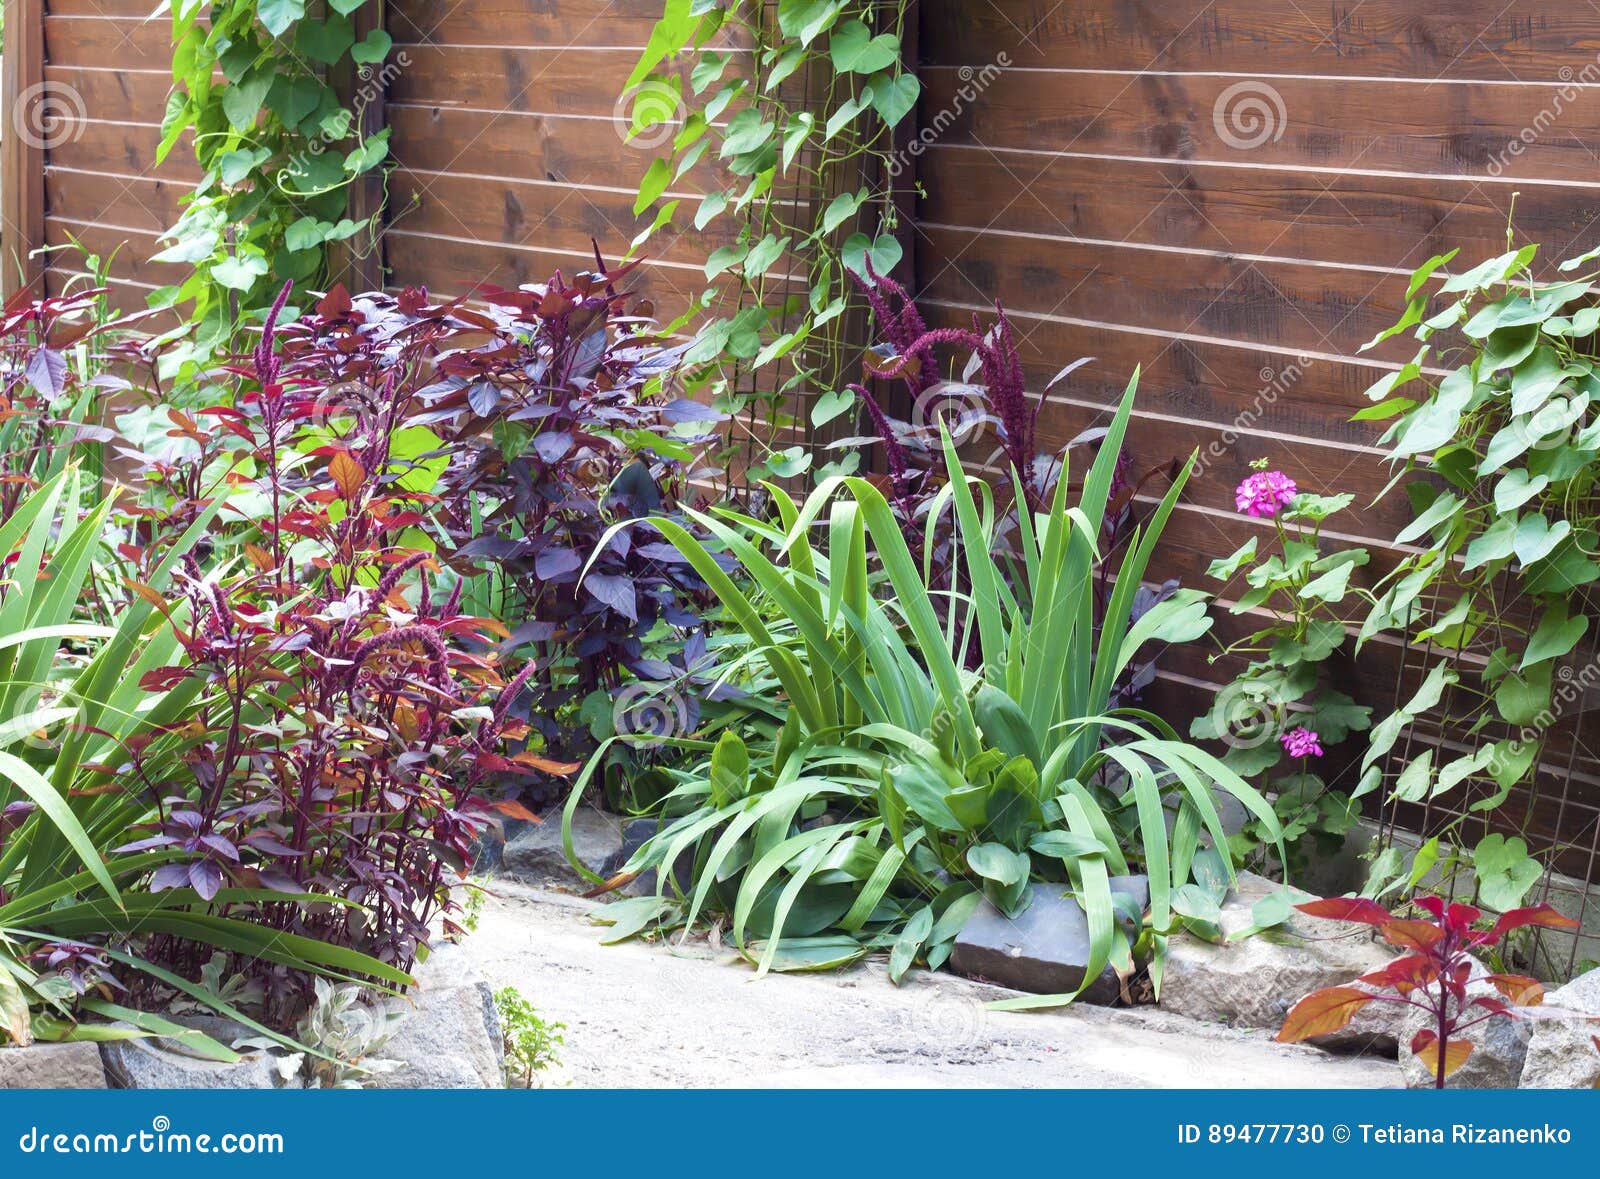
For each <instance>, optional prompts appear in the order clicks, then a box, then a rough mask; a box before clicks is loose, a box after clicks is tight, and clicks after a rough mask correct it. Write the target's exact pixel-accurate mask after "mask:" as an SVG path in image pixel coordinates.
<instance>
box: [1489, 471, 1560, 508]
mask: <svg viewBox="0 0 1600 1179" xmlns="http://www.w3.org/2000/svg"><path fill="white" fill-rule="evenodd" d="M1548 486H1550V476H1548V475H1532V476H1531V475H1529V474H1528V472H1527V471H1525V470H1523V469H1522V468H1521V467H1515V468H1513V469H1512V470H1509V471H1507V472H1506V473H1505V475H1503V476H1502V477H1501V479H1500V482H1499V483H1497V484H1496V485H1495V489H1494V508H1495V511H1497V512H1499V513H1500V514H1501V515H1502V516H1504V515H1507V514H1508V513H1511V512H1514V511H1516V510H1517V509H1518V508H1520V507H1521V506H1522V505H1523V504H1525V503H1527V502H1528V501H1529V500H1530V499H1532V498H1533V497H1534V496H1536V495H1538V494H1539V493H1540V492H1541V491H1543V490H1544V489H1545V488H1546V487H1548Z"/></svg>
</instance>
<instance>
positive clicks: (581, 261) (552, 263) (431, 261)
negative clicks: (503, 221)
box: [388, 221, 705, 322]
mask: <svg viewBox="0 0 1600 1179" xmlns="http://www.w3.org/2000/svg"><path fill="white" fill-rule="evenodd" d="M388 256H389V265H390V270H391V276H390V282H391V285H392V286H394V287H404V286H426V287H427V288H428V289H429V290H431V291H436V292H438V293H440V294H445V295H455V294H461V293H462V292H465V291H467V290H470V289H471V288H472V287H473V286H474V285H476V284H478V283H480V282H492V283H496V284H499V285H501V286H518V285H521V284H524V283H542V282H545V281H547V280H548V279H549V278H550V276H551V274H552V273H553V272H554V271H555V270H557V269H560V270H562V271H563V272H564V273H566V274H568V275H571V274H573V273H575V272H577V271H579V270H593V269H594V254H593V253H592V252H590V251H589V250H587V249H567V250H560V249H551V248H547V247H544V246H526V247H517V246H504V245H489V244H486V243H484V242H479V241H472V240H469V239H464V238H452V237H446V236H443V235H440V234H432V233H421V234H419V233H412V232H410V231H409V230H408V229H407V228H406V227H405V222H403V221H402V222H401V223H399V224H398V225H397V226H395V227H394V228H392V229H391V230H390V231H389V250H388ZM605 257H606V259H607V261H608V262H615V261H617V256H616V253H615V252H614V251H606V253H605ZM628 289H630V290H635V291H639V292H640V293H641V294H644V295H646V296H648V297H649V298H651V299H653V300H655V302H656V305H657V308H658V311H657V316H658V318H659V319H661V320H662V321H663V322H666V321H670V320H672V319H675V318H676V317H677V316H678V315H680V314H682V313H683V312H684V311H685V310H686V309H687V308H688V307H689V306H690V305H691V303H692V302H693V301H694V299H695V298H697V297H698V295H699V293H700V292H701V291H702V290H704V289H705V277H704V274H703V272H702V270H701V269H700V268H699V267H687V266H681V265H677V266H675V265H671V264H666V263H651V264H650V265H649V266H648V267H647V268H646V269H645V270H644V272H643V273H642V274H640V275H639V276H638V277H637V278H636V279H635V280H633V281H631V282H630V283H629V284H628Z"/></svg>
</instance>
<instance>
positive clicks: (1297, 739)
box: [1278, 725, 1322, 757]
mask: <svg viewBox="0 0 1600 1179" xmlns="http://www.w3.org/2000/svg"><path fill="white" fill-rule="evenodd" d="M1278 740H1279V741H1281V742H1282V743H1283V748H1284V751H1285V752H1287V753H1288V755H1289V756H1290V757H1321V756H1322V738H1321V737H1320V736H1318V735H1317V734H1316V733H1315V732H1313V731H1312V730H1311V729H1308V728H1306V727H1305V726H1303V725H1301V726H1298V727H1296V728H1293V729H1290V730H1289V731H1288V732H1287V733H1285V734H1284V735H1283V736H1281V737H1279V738H1278Z"/></svg>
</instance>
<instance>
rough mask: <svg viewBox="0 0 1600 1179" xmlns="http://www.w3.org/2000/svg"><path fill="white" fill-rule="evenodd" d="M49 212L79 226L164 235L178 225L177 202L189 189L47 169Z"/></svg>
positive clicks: (145, 179) (159, 182)
mask: <svg viewBox="0 0 1600 1179" xmlns="http://www.w3.org/2000/svg"><path fill="white" fill-rule="evenodd" d="M45 189H46V192H47V194H48V202H47V209H48V211H49V213H50V215H51V216H53V217H64V218H66V219H67V220H69V221H76V222H79V223H80V224H103V225H109V226H115V227H117V228H119V229H131V230H138V231H142V232H145V233H151V234H156V233H162V232H165V231H166V230H168V229H171V228H172V226H174V225H175V224H177V221H178V215H179V213H180V212H181V211H182V210H181V209H180V208H179V205H178V201H179V199H180V198H181V197H183V196H184V195H186V194H187V193H188V192H189V189H188V187H187V186H184V185H178V184H172V183H170V182H168V181H166V180H159V179H155V178H152V177H139V176H106V175H102V174H100V173H96V172H69V171H67V170H66V169H64V168H47V169H46V170H45Z"/></svg>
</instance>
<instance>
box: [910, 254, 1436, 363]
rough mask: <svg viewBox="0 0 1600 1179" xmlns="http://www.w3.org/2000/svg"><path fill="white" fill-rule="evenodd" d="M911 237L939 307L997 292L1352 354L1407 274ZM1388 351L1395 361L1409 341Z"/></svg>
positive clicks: (1384, 316)
mask: <svg viewBox="0 0 1600 1179" xmlns="http://www.w3.org/2000/svg"><path fill="white" fill-rule="evenodd" d="M917 241H918V245H917V265H918V276H919V283H920V285H921V286H922V289H923V291H924V293H925V294H926V295H927V296H928V297H931V298H933V299H937V300H940V301H944V302H971V303H976V302H981V301H983V300H984V299H986V298H994V297H1000V298H1002V299H1003V300H1004V301H1005V303H1006V305H1007V306H1008V307H1013V308H1016V309H1017V310H1019V311H1032V312H1037V313H1040V314H1044V315H1064V316H1069V317H1077V318H1083V319H1096V320H1102V321H1105V322H1108V323H1131V324H1139V325H1142V326H1145V327H1154V328H1160V329H1164V330H1167V331H1172V332H1179V333H1184V334H1189V333H1194V334H1199V335H1206V336H1216V337H1221V338H1224V339H1235V340H1249V341H1252V342H1256V343H1262V344H1268V345H1271V346H1273V347H1277V348H1282V349H1288V350H1300V351H1314V352H1354V351H1355V350H1356V349H1358V348H1360V347H1361V345H1363V344H1365V343H1366V342H1367V341H1369V340H1371V339H1372V338H1373V337H1374V336H1375V335H1377V334H1378V333H1379V332H1380V331H1382V330H1383V329H1384V328H1387V327H1388V326H1390V325H1391V324H1393V323H1394V322H1395V321H1396V320H1397V319H1398V318H1399V317H1400V315H1401V314H1402V313H1403V311H1404V310H1405V293H1406V280H1405V278H1404V277H1402V276H1401V275H1399V274H1396V273H1392V272H1383V271H1380V272H1377V273H1374V272H1373V271H1370V270H1357V269H1351V268H1346V267H1340V266H1324V265H1317V264H1315V263H1306V262H1297V261H1273V260H1263V259H1260V258H1256V257H1249V256H1247V257H1240V256H1236V255H1227V254H1215V253H1209V252H1189V251H1180V250H1173V249H1165V248H1160V247H1153V246H1151V247H1134V246H1124V245H1120V244H1117V243H1107V242H1092V243H1091V242H1082V241H1079V240H1077V239H1074V238H1062V237H1047V236H1044V235H1039V234H1012V233H1001V232H999V231H997V230H990V231H989V232H987V233H984V232H979V231H975V230H969V229H954V228H948V227H945V226H940V225H929V224H923V225H920V226H918V230H917ZM1421 260H1422V259H1418V261H1421ZM1386 351H1387V352H1388V353H1389V356H1390V358H1391V359H1395V358H1398V359H1402V360H1403V359H1409V357H1410V356H1411V355H1412V354H1413V353H1414V352H1415V351H1416V348H1415V346H1414V342H1412V341H1409V340H1394V341H1391V342H1390V343H1389V344H1388V345H1387V346H1386ZM1382 354H1383V353H1382V352H1379V353H1378V355H1382Z"/></svg>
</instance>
